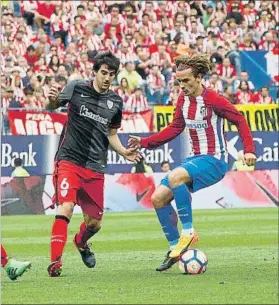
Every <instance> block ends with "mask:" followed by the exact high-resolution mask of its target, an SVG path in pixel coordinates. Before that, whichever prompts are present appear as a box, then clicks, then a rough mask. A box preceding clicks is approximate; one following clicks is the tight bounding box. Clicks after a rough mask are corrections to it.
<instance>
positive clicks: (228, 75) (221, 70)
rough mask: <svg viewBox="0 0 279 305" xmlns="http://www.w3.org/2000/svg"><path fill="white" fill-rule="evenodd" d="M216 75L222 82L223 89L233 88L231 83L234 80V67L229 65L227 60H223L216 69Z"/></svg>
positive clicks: (229, 62)
mask: <svg viewBox="0 0 279 305" xmlns="http://www.w3.org/2000/svg"><path fill="white" fill-rule="evenodd" d="M217 74H218V75H219V77H220V79H221V81H222V82H223V87H226V86H228V85H232V86H233V82H234V81H235V79H236V70H235V67H234V66H233V65H232V64H231V61H230V59H229V58H224V60H223V63H222V64H220V66H219V67H218V68H217Z"/></svg>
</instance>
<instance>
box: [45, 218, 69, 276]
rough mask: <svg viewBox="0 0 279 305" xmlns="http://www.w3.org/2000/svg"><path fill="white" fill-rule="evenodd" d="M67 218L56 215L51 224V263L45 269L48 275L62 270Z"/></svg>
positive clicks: (58, 274)
mask: <svg viewBox="0 0 279 305" xmlns="http://www.w3.org/2000/svg"><path fill="white" fill-rule="evenodd" d="M68 223H69V218H68V217H66V216H62V215H57V216H56V217H55V221H54V223H53V226H52V234H51V264H50V265H49V266H48V268H47V271H48V274H49V276H51V277H57V276H60V275H61V272H62V261H61V258H62V254H63V251H64V247H65V244H66V242H67V237H68Z"/></svg>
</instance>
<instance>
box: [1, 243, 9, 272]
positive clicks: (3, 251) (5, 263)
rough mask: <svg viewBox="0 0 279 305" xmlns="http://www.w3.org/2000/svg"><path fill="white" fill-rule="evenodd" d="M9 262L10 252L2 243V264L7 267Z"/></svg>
mask: <svg viewBox="0 0 279 305" xmlns="http://www.w3.org/2000/svg"><path fill="white" fill-rule="evenodd" d="M7 263H8V254H7V252H6V250H5V248H4V247H3V246H2V245H1V266H2V267H5V266H6V265H7Z"/></svg>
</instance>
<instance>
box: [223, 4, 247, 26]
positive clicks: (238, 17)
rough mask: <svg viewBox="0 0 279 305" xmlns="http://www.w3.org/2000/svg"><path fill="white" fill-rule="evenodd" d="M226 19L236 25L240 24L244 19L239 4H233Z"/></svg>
mask: <svg viewBox="0 0 279 305" xmlns="http://www.w3.org/2000/svg"><path fill="white" fill-rule="evenodd" d="M227 19H234V20H235V22H236V24H241V22H242V21H243V20H244V18H243V15H242V13H241V11H240V7H239V3H237V2H234V3H233V4H232V7H231V12H230V13H229V14H228V15H227Z"/></svg>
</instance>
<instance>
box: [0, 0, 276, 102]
mask: <svg viewBox="0 0 279 305" xmlns="http://www.w3.org/2000/svg"><path fill="white" fill-rule="evenodd" d="M17 2H18V1H15V3H13V2H12V1H9V2H8V3H9V6H8V7H7V8H4V9H3V12H2V20H1V23H2V31H1V43H2V52H1V60H0V64H1V69H2V71H3V76H2V77H1V78H2V79H3V81H4V82H3V81H2V84H1V88H2V92H3V98H4V104H5V103H6V102H5V101H7V100H9V99H7V95H9V94H11V93H9V92H5V88H7V87H11V86H12V87H13V90H14V92H13V94H12V95H14V97H13V98H12V100H13V101H12V103H8V104H9V105H12V107H15V106H17V107H20V105H19V104H18V103H19V101H25V100H26V97H25V96H24V92H25V91H24V90H23V89H27V92H29V93H28V99H31V100H32V98H31V97H32V96H33V97H35V98H38V100H42V97H41V92H38V91H37V90H36V88H40V87H42V88H43V92H44V94H43V97H46V95H47V92H48V90H49V85H50V83H55V80H57V81H59V83H60V84H62V85H63V84H65V82H66V80H67V81H68V80H71V79H79V78H86V79H90V77H91V72H92V71H91V70H92V64H93V61H94V54H95V53H96V50H98V49H101V50H105V49H109V50H111V51H112V52H113V53H114V54H117V55H118V56H119V57H120V58H121V60H122V63H123V67H122V70H121V71H120V73H119V76H118V78H117V80H118V82H117V81H116V82H115V84H114V85H115V87H116V88H117V87H119V85H120V82H121V79H122V78H126V79H127V82H128V84H129V87H130V88H131V90H135V88H137V87H139V86H140V87H142V89H143V92H146V94H147V101H148V103H150V104H154V103H160V104H174V106H175V103H176V97H177V95H178V94H179V92H180V89H179V86H177V85H176V84H175V83H174V82H173V68H174V58H175V57H176V56H178V55H179V54H190V55H191V54H194V53H195V52H206V53H208V54H209V56H210V57H211V61H212V66H213V67H212V72H213V73H212V76H211V77H210V78H209V79H207V82H206V83H205V84H206V86H209V87H215V90H217V91H218V92H221V91H220V90H221V89H220V86H219V85H218V86H217V83H218V82H219V81H218V80H217V82H215V81H216V78H217V76H216V73H214V72H217V74H218V75H219V78H223V80H222V85H225V88H226V89H224V95H225V96H227V97H228V98H229V99H230V100H231V101H232V102H233V103H235V101H234V95H233V92H234V90H235V88H236V87H239V84H240V82H241V81H243V80H244V81H248V85H249V89H250V90H253V84H251V81H249V76H248V75H247V73H245V71H241V66H240V56H239V52H238V50H245V51H253V50H256V49H257V48H258V44H259V49H260V50H266V51H272V52H274V51H276V48H278V37H277V36H278V29H279V26H278V24H279V23H278V22H279V12H278V1H261V2H259V1H253V0H249V1H234V0H231V1H215V0H214V1H188V2H187V1H186V2H185V1H174V2H170V1H160V3H159V2H158V3H156V2H152V1H146V2H145V1H134V2H127V1H118V2H117V3H116V1H114V2H108V1H87V0H86V1H85V0H82V1H79V2H75V1H41V0H40V1H20V6H21V12H19V11H18V9H17ZM14 4H15V5H14ZM21 13H22V15H23V17H20V14H21ZM240 13H241V14H240ZM227 15H228V16H227ZM227 17H228V18H227ZM34 19H36V22H37V23H38V26H36V24H35V23H34ZM203 22H204V25H203ZM64 38H66V39H64ZM67 40H68V41H67ZM225 58H229V60H230V64H229V63H228V60H227V59H225ZM128 61H131V62H132V63H131V64H130V63H127V62H128ZM134 64H135V65H134ZM153 65H156V66H158V70H159V71H158V72H160V75H162V72H163V77H162V78H161V76H160V77H159V78H158V79H157V78H156V77H154V74H153V72H152V69H153V68H152V66H153ZM226 66H227V67H226ZM127 68H128V69H127ZM33 69H34V70H33ZM156 69H157V68H155V70H156ZM236 75H237V76H238V79H236V80H235V81H234V79H235V77H236ZM160 79H161V80H160ZM158 80H159V82H160V83H161V84H160V86H158ZM154 82H155V83H154ZM123 84H125V81H124V83H123ZM231 84H234V85H235V86H234V87H233V88H232V86H231ZM156 86H157V87H156ZM155 87H156V88H155ZM244 87H245V85H244ZM223 88H224V87H223ZM122 89H123V88H122ZM232 89H233V91H232ZM28 90H29V91H28ZM30 90H31V91H30ZM117 90H120V89H117ZM154 90H157V91H158V92H159V93H158V96H159V98H158V97H156V94H155V96H153V94H151V93H154V92H155V91H154ZM262 90H263V93H262V92H259V93H257V94H256V96H255V98H254V100H255V102H256V101H257V102H258V103H269V99H268V97H270V96H269V94H268V93H267V96H266V95H265V94H266V92H265V91H266V89H265V88H263V89H262ZM243 94H244V93H243ZM124 99H127V94H126V93H125V98H124ZM2 104H3V102H2ZM23 104H24V103H23ZM40 104H43V102H40V103H38V105H37V106H36V105H35V104H34V103H33V107H41V106H40Z"/></svg>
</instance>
